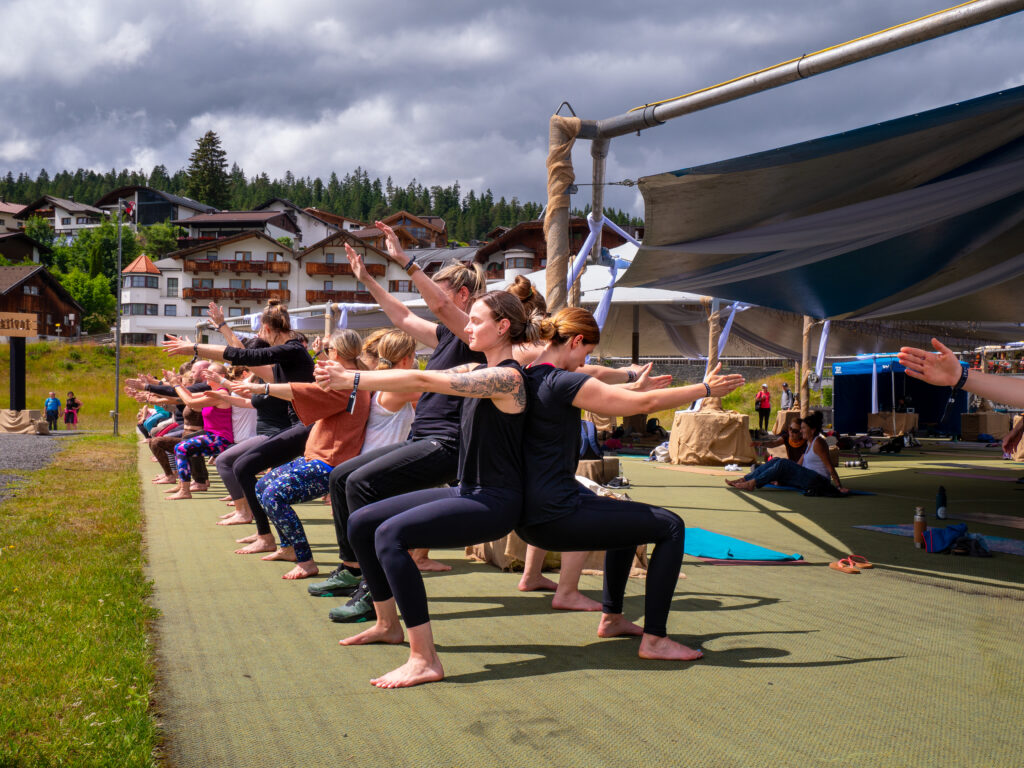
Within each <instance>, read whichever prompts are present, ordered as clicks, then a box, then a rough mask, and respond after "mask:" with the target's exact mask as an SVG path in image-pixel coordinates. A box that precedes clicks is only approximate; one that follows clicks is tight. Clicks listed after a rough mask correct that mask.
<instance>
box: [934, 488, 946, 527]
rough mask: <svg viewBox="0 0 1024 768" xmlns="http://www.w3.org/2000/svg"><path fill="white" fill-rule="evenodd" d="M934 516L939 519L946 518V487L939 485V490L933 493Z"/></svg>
mask: <svg viewBox="0 0 1024 768" xmlns="http://www.w3.org/2000/svg"><path fill="white" fill-rule="evenodd" d="M935 516H936V517H937V518H939V520H945V519H946V487H945V486H944V485H940V486H939V492H938V493H937V494H935Z"/></svg>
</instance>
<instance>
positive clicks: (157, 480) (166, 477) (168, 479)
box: [150, 475, 178, 485]
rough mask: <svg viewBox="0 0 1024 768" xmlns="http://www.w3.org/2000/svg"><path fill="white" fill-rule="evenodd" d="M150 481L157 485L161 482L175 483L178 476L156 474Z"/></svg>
mask: <svg viewBox="0 0 1024 768" xmlns="http://www.w3.org/2000/svg"><path fill="white" fill-rule="evenodd" d="M150 482H151V483H156V484H157V485H161V484H162V483H176V482H178V478H176V477H171V476H170V475H157V476H156V477H154V478H153V479H152V480H151V481H150Z"/></svg>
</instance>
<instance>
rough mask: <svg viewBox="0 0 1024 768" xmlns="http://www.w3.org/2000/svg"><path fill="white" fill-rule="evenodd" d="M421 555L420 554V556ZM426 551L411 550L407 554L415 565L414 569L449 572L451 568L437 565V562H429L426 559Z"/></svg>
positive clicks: (429, 560)
mask: <svg viewBox="0 0 1024 768" xmlns="http://www.w3.org/2000/svg"><path fill="white" fill-rule="evenodd" d="M420 553H422V554H420ZM426 553H427V550H425V549H411V550H409V554H410V555H412V561H413V562H414V563H416V567H417V568H419V569H420V570H421V571H427V572H430V571H450V570H451V569H452V567H451V566H450V565H445V564H444V563H439V562H438V561H437V560H431V559H430V558H429V557H427V554H426Z"/></svg>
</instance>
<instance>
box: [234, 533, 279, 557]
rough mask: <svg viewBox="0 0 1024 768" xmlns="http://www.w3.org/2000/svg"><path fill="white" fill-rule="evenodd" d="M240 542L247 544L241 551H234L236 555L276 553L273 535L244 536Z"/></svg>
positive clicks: (255, 534)
mask: <svg viewBox="0 0 1024 768" xmlns="http://www.w3.org/2000/svg"><path fill="white" fill-rule="evenodd" d="M238 541H240V542H246V541H248V543H247V544H246V545H245V546H244V547H242V548H241V549H236V550H235V554H236V555H255V554H258V553H260V552H276V551H277V545H276V544H275V543H274V536H273V534H267V535H266V536H260V535H259V534H257V533H254V534H253V535H252V536H246V537H244V538H241V539H239V540H238Z"/></svg>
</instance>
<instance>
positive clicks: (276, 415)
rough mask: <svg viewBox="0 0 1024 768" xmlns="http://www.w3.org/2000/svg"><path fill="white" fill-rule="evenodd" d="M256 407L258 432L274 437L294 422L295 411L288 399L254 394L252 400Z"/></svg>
mask: <svg viewBox="0 0 1024 768" xmlns="http://www.w3.org/2000/svg"><path fill="white" fill-rule="evenodd" d="M249 402H251V403H252V407H253V408H255V409H256V434H257V435H266V436H267V437H273V436H274V435H276V434H277V433H278V432H281V431H282V430H285V429H288V427H290V426H292V424H293V423H294V422H293V421H292V418H293V417H294V416H295V412H294V411H293V410H292V408H291V404H290V403H289V402H288V401H287V400H282V399H280V398H278V397H271V396H270V395H253V396H252V398H251V399H250V401H249Z"/></svg>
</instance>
